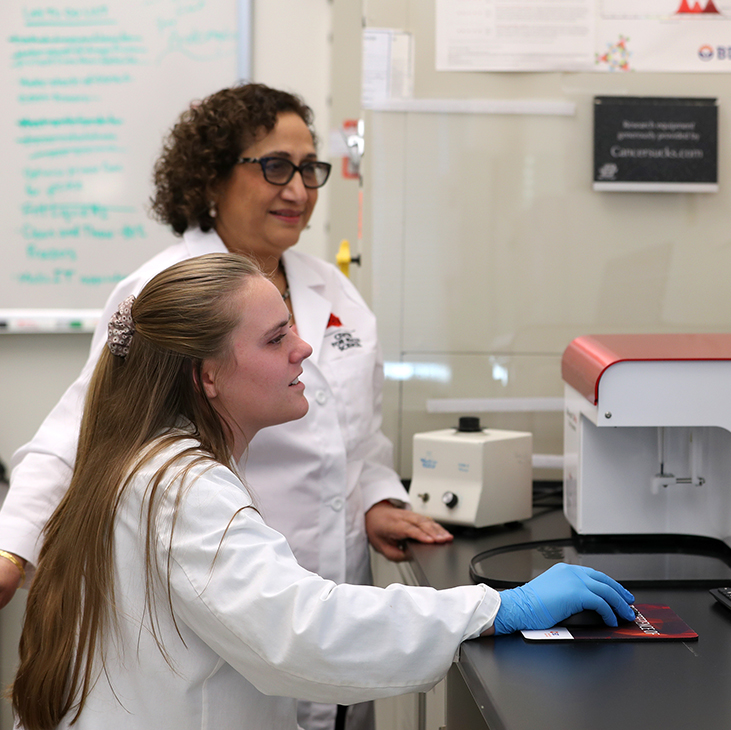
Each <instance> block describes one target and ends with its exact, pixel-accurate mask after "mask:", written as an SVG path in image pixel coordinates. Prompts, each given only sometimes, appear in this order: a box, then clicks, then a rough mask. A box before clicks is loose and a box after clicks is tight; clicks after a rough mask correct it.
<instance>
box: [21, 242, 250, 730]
mask: <svg viewBox="0 0 731 730" xmlns="http://www.w3.org/2000/svg"><path fill="white" fill-rule="evenodd" d="M256 275H260V271H259V269H258V267H257V266H256V264H254V263H253V262H252V261H250V260H249V259H247V258H245V257H243V256H239V255H235V254H209V255H206V256H201V257H198V258H195V259H189V260H187V261H183V262H181V263H178V264H175V265H174V266H172V267H170V268H169V269H167V270H165V271H163V272H162V273H160V274H158V275H157V276H156V277H155V278H154V279H152V280H151V281H150V282H149V283H148V284H147V285H146V286H145V287H144V288H143V290H142V291H141V292H140V294H139V296H138V297H137V299H136V300H135V301H134V303H133V305H132V319H133V321H134V327H135V332H134V335H133V337H132V340H131V343H130V347H129V352H128V354H127V355H126V356H125V357H120V356H117V355H113V354H112V353H111V352H110V351H109V350H108V348H106V347H105V348H104V350H103V352H102V354H101V356H100V358H99V362H98V363H97V366H96V369H95V371H94V374H93V376H92V379H91V383H90V385H89V390H88V393H87V398H86V403H85V406H84V413H83V418H82V422H81V430H80V433H79V444H78V450H77V454H76V464H75V467H74V472H73V476H72V478H71V484H70V486H69V489H68V491H67V493H66V495H65V496H64V498H63V500H62V501H61V503H60V504H59V506H58V508H57V509H56V511H55V512H54V513H53V516H52V517H51V519H50V520H49V522H48V524H47V525H46V528H45V531H44V543H43V547H42V549H41V553H40V560H39V563H38V569H37V571H36V575H35V578H34V580H33V584H32V585H31V588H30V591H29V594H28V603H27V608H26V615H25V621H24V624H23V632H22V636H21V641H20V666H19V668H18V671H17V674H16V678H15V682H14V684H13V687H12V701H13V707H14V709H15V712H16V714H17V717H18V719H19V720H20V722H21V724H22V725H23V727H24V728H25V729H26V730H46V729H47V728H53V727H55V726H56V725H58V723H59V722H60V721H61V719H62V718H63V717H64V716H65V715H66V714H67V713H69V712H72V711H75V713H76V714H75V716H74V720H73V721H75V720H76V719H77V718H78V716H79V714H80V712H81V710H82V709H83V706H84V703H85V700H86V698H87V696H88V694H89V692H90V690H91V688H92V686H93V683H94V679H95V677H96V676H97V670H98V669H99V667H98V666H95V665H94V664H95V658H96V657H101V665H102V667H103V662H104V655H103V651H102V650H101V647H102V646H103V638H104V636H105V634H106V632H107V631H109V630H110V629H111V626H112V623H113V622H114V621H115V620H116V615H115V613H114V581H113V575H114V565H113V536H114V521H115V516H116V514H117V510H118V508H119V505H120V501H121V499H122V495H123V494H124V491H125V488H126V486H127V485H128V484H129V482H130V480H131V478H132V477H133V476H134V474H135V473H136V471H137V470H138V469H139V468H140V467H141V466H142V464H144V463H146V462H147V461H148V460H149V459H150V458H152V457H153V456H155V455H156V454H158V453H159V452H160V451H161V450H162V449H164V448H165V447H166V446H168V445H169V444H170V443H172V442H173V441H175V440H177V439H183V438H190V433H191V431H190V429H192V432H193V436H194V438H195V439H196V441H197V442H198V444H199V446H196V448H194V449H188V450H186V451H184V452H183V453H184V454H186V453H187V454H190V453H193V454H194V456H195V457H196V458H197V461H195V459H194V462H193V463H198V462H199V461H200V460H201V459H205V460H208V461H211V462H219V463H222V464H225V465H229V464H230V463H231V444H232V440H231V430H230V428H229V427H228V426H227V424H226V423H225V422H222V420H221V419H220V418H219V416H218V415H217V413H216V411H215V410H214V408H213V407H212V405H211V404H210V403H209V402H208V400H207V398H206V397H205V394H204V393H203V389H202V388H200V387H199V385H198V384H199V383H200V368H201V364H202V361H203V360H204V359H207V358H216V357H219V358H225V357H226V356H227V354H228V353H229V349H230V336H231V333H232V331H233V329H234V328H235V327H236V325H237V324H238V323H239V321H240V318H241V312H240V311H238V310H237V308H236V307H235V305H234V298H235V295H236V294H237V293H238V292H239V291H240V290H241V288H242V287H243V286H245V285H246V283H247V280H248V279H249V278H250V277H251V276H256ZM181 419H184V420H185V421H186V422H188V423H189V424H190V429H188V430H187V431H186V432H185V433H182V432H180V431H179V430H177V431H176V430H175V426H176V424H179V423H180V422H181ZM161 433H165V434H166V435H165V436H163V437H162V438H160V434H161ZM150 444H152V446H148V445H150ZM142 453H144V456H142V458H141V454H142ZM179 456H180V455H179ZM179 456H178V457H176V458H179ZM172 461H174V459H173V460H171V461H169V462H168V463H166V464H165V465H163V466H162V467H161V468H160V469H159V470H158V472H157V473H156V476H155V478H153V480H152V484H151V490H150V492H149V493H148V495H147V503H146V509H147V513H146V522H147V545H146V571H147V596H148V607H147V610H148V612H149V611H150V607H149V601H150V586H151V585H152V582H153V573H154V571H155V570H158V568H159V566H157V565H156V561H155V558H154V556H153V549H152V546H151V541H152V539H153V535H152V532H153V529H154V521H155V505H156V504H157V502H156V499H155V492H156V490H157V489H158V487H159V486H160V483H161V481H162V477H163V475H164V472H165V471H166V470H167V469H169V468H170V466H172ZM191 465H192V463H189V464H188V466H187V467H186V468H190V466H191ZM158 646H160V644H159V642H158ZM161 649H163V651H164V648H163V647H161ZM73 721H72V722H73Z"/></svg>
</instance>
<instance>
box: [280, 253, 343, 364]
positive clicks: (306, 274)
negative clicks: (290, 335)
mask: <svg viewBox="0 0 731 730" xmlns="http://www.w3.org/2000/svg"><path fill="white" fill-rule="evenodd" d="M282 265H283V266H284V271H285V272H286V274H287V282H288V284H289V290H290V292H291V294H292V308H293V311H294V321H295V323H296V325H297V334H298V335H299V336H300V337H301V338H302V339H303V340H304V341H305V342H307V343H308V344H309V345H311V346H312V355H311V356H310V359H311V360H312V362H318V361H319V358H320V351H321V349H322V342H323V333H324V332H325V329H326V328H327V323H328V321H329V320H330V313H331V311H332V303H331V302H330V301H329V300H328V299H327V298H326V297H325V279H324V278H323V277H322V274H320V273H319V272H318V271H316V270H315V269H314V268H313V267H312V266H310V264H309V262H308V260H307V257H306V256H304V255H302V254H300V253H298V252H297V251H285V252H284V254H283V256H282Z"/></svg>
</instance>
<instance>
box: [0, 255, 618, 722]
mask: <svg viewBox="0 0 731 730" xmlns="http://www.w3.org/2000/svg"><path fill="white" fill-rule="evenodd" d="M290 322H291V315H290V312H289V311H288V309H287V306H286V304H285V303H284V301H283V300H282V297H281V295H280V293H279V292H278V291H277V288H276V287H275V286H274V285H273V284H272V283H271V282H270V281H269V280H268V279H266V278H265V277H264V276H263V275H262V274H261V273H260V272H259V269H258V268H257V266H256V265H255V264H253V263H252V262H251V261H250V260H248V259H246V258H244V257H241V256H238V255H234V254H210V255H207V256H202V257H199V258H194V259H189V260H186V261H184V262H181V263H179V264H176V265H174V266H172V267H171V268H169V269H167V270H165V271H163V272H162V273H160V274H158V275H157V276H156V277H155V278H154V279H152V280H151V281H150V283H149V284H147V285H146V286H145V287H144V289H143V290H142V291H141V293H140V294H139V296H138V297H137V298H136V299H135V298H134V297H129V298H127V299H126V300H124V301H123V302H122V303H121V304H120V306H119V308H118V310H117V312H116V313H115V315H114V316H113V317H112V320H111V321H110V324H109V333H108V338H107V346H106V348H105V350H104V352H103V353H102V355H101V357H100V359H99V362H98V364H97V366H96V369H95V372H94V375H93V377H92V380H91V385H90V388H89V392H88V396H87V400H86V404H85V408H84V414H83V419H82V424H81V431H80V438H79V445H78V451H77V458H76V464H75V468H74V473H73V477H72V481H71V485H70V488H69V490H68V491H67V493H66V495H65V497H64V499H63V501H62V502H61V504H60V505H59V507H58V508H57V509H56V511H55V513H54V514H53V516H52V518H51V520H50V522H49V523H48V525H47V527H46V530H45V540H44V544H43V547H42V550H41V553H40V560H39V564H38V569H37V572H36V575H35V578H34V581H33V583H32V586H31V589H30V593H29V599H28V606H27V612H26V618H25V623H24V626H23V633H22V638H21V645H20V659H21V661H20V666H19V669H18V672H17V676H16V679H15V682H14V685H13V688H12V699H13V707H14V710H15V713H16V718H17V721H18V723H19V725H20V726H21V727H23V728H25V729H26V730H50V728H56V727H68V726H70V725H74V726H75V727H77V728H79V729H80V730H85V729H87V728H98V727H100V726H104V727H105V728H110V729H112V730H114V729H115V728H120V729H121V728H125V730H127V729H130V728H132V729H134V728H140V729H142V728H151V727H161V728H162V727H169V728H176V730H186V729H187V728H190V729H191V730H192V729H193V728H216V729H217V730H220V729H224V730H225V728H242V727H243V728H254V727H256V728H272V729H274V728H276V729H277V730H295V728H297V719H296V715H297V710H296V700H295V699H290V698H303V699H308V700H312V701H316V702H325V703H340V704H351V703H354V702H361V701H365V700H370V699H375V698H378V697H384V696H388V695H394V694H400V693H406V692H416V691H425V690H426V689H428V688H429V687H431V686H432V685H433V684H435V683H436V682H437V681H439V679H441V678H442V677H443V676H444V674H445V673H446V671H447V669H448V668H449V666H450V664H451V662H452V660H453V658H454V656H455V653H456V650H457V648H458V646H459V643H460V642H461V641H463V640H465V639H469V638H474V637H477V636H479V635H481V634H490V633H493V632H494V633H507V632H509V631H513V630H515V629H517V628H540V627H546V626H550V625H552V624H553V623H555V622H556V621H558V620H561V619H562V618H565V617H566V616H567V615H569V614H570V613H573V612H576V611H578V610H581V609H582V608H593V609H595V610H599V611H600V612H602V614H603V615H604V616H605V617H606V620H608V621H610V622H611V621H614V622H615V623H616V618H615V615H614V612H617V613H618V614H619V615H622V616H625V617H627V616H626V614H627V612H629V613H632V612H631V610H630V609H629V607H628V602H629V601H630V600H631V599H632V597H631V596H630V594H628V593H627V592H626V591H624V589H622V587H621V586H619V584H617V583H615V582H614V581H612V580H611V579H610V578H607V577H606V576H604V575H602V574H601V573H597V572H596V571H591V570H590V569H587V568H577V567H574V566H557V567H556V570H554V569H552V570H551V571H548V572H547V573H545V574H544V575H543V576H539V578H537V579H536V580H535V581H532V582H531V583H529V584H527V585H526V586H524V587H522V588H518V589H514V590H512V591H506V592H504V593H503V594H502V596H501V595H500V594H498V593H497V592H495V591H493V590H492V589H490V588H487V587H486V586H483V585H475V586H465V587H461V588H455V589H452V590H448V591H434V590H432V589H426V588H413V587H406V586H391V587H390V588H388V589H379V588H372V587H367V586H355V585H348V584H340V585H336V584H335V583H333V582H332V581H328V580H325V579H324V578H321V577H319V576H317V575H315V574H314V573H311V572H309V571H307V570H305V569H304V568H302V567H300V566H299V565H298V564H297V562H296V560H295V559H294V557H293V555H292V553H291V551H290V549H289V546H288V545H287V543H286V541H285V539H284V538H283V537H282V536H281V535H280V534H279V533H277V532H276V531H274V530H273V529H271V528H269V527H268V526H267V525H266V524H265V523H264V521H263V520H262V518H261V516H260V515H259V513H258V511H257V510H256V507H255V504H254V501H253V498H252V495H251V493H250V491H249V489H248V487H247V486H246V485H245V483H244V482H243V481H242V479H241V477H240V476H239V475H238V474H237V472H236V467H235V466H234V464H235V463H237V462H238V463H245V459H243V461H242V457H243V456H244V454H245V451H246V449H247V447H248V444H249V443H250V441H251V440H252V439H253V438H254V436H255V435H256V433H257V432H258V431H259V430H260V429H262V428H265V427H267V426H272V425H275V424H277V423H282V422H285V421H288V420H292V419H297V418H301V417H302V416H304V415H305V413H306V412H307V408H308V404H307V401H306V399H305V396H304V385H303V384H302V383H301V382H300V380H299V376H300V374H301V373H302V363H303V361H304V360H305V359H306V358H307V357H308V356H309V355H310V353H311V352H312V350H311V348H310V346H309V345H308V344H307V343H305V342H304V341H303V340H301V339H300V338H299V337H298V336H297V334H296V333H295V332H294V331H293V330H292V329H291V324H290ZM258 489H259V490H263V489H266V485H265V484H261V485H258Z"/></svg>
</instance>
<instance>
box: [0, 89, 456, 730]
mask: <svg viewBox="0 0 731 730" xmlns="http://www.w3.org/2000/svg"><path fill="white" fill-rule="evenodd" d="M329 172H330V164H329V163H327V162H323V161H321V160H319V159H318V158H317V153H316V139H315V136H314V133H313V130H312V112H311V110H310V108H309V107H308V106H307V105H306V104H305V103H304V102H303V101H302V100H301V99H300V98H298V97H297V96H295V95H292V94H289V93H287V92H284V91H279V90H276V89H271V88H269V87H267V86H264V85H262V84H243V85H239V86H236V87H233V88H228V89H223V90H221V91H219V92H217V93H215V94H212V95H211V96H209V97H207V98H206V99H203V100H201V101H198V102H195V103H193V104H191V106H190V108H189V109H188V110H186V111H185V112H184V113H183V114H182V115H181V117H180V119H179V120H178V122H177V123H176V124H175V126H174V127H173V128H172V130H171V132H170V134H169V136H168V137H167V139H166V141H165V144H164V148H163V151H162V154H161V156H160V158H159V160H158V161H157V163H156V164H155V169H154V181H155V188H156V193H155V196H154V199H153V201H152V210H153V213H154V215H155V216H156V217H157V219H158V220H160V221H161V222H163V223H165V224H167V225H169V226H171V228H172V229H173V231H174V232H175V233H176V234H177V235H178V236H181V237H182V240H181V241H180V242H179V243H177V244H175V245H172V246H170V247H169V248H168V249H166V250H165V251H162V252H161V253H160V254H158V255H157V256H155V257H154V258H153V259H151V260H150V261H148V262H147V263H146V264H144V265H143V266H141V267H140V268H139V269H138V270H137V271H136V272H134V273H133V274H131V275H130V276H129V277H127V278H126V279H125V280H124V281H122V282H121V283H120V284H119V285H118V286H117V287H116V289H115V290H114V292H113V293H112V295H111V296H110V298H109V300H108V302H107V306H106V307H105V310H104V314H103V316H102V318H101V320H100V325H99V327H98V329H97V332H96V333H95V336H94V340H93V342H92V349H91V354H90V357H89V361H88V362H87V365H86V367H85V368H84V371H83V372H82V374H81V376H80V377H79V379H78V380H77V381H76V382H75V383H74V384H73V385H72V386H71V388H70V389H69V390H68V391H67V393H66V394H65V395H64V397H63V399H62V400H61V402H60V403H59V404H58V406H57V407H56V408H55V409H54V410H53V411H52V413H51V414H50V415H49V417H48V418H47V419H46V421H45V422H44V423H43V425H42V426H41V428H40V430H39V431H38V433H37V434H36V436H35V437H34V439H33V440H32V441H31V442H30V443H29V444H27V445H26V446H24V447H23V448H21V449H20V450H19V451H18V452H17V454H16V455H15V457H14V467H15V468H14V471H13V474H12V479H11V489H10V493H9V496H8V498H7V500H6V505H5V507H4V508H3V511H2V513H0V535H2V542H1V543H0V548H2V550H3V552H4V555H3V553H1V552H0V557H1V558H2V559H0V606H2V605H4V603H6V602H7V601H8V600H10V597H12V595H13V593H14V591H15V589H16V588H17V586H18V584H19V583H20V582H21V577H22V576H21V572H22V570H23V569H24V568H25V569H26V570H27V571H28V573H29V575H30V573H31V572H32V570H33V566H34V565H35V564H36V562H37V559H38V549H39V545H40V541H39V540H38V536H39V534H40V532H41V530H42V529H43V526H44V525H45V523H46V521H47V520H48V518H49V516H50V515H51V513H52V512H53V509H54V507H55V506H56V505H57V504H58V502H59V501H60V499H61V497H62V496H63V494H64V492H65V490H66V488H67V485H68V482H69V479H70V474H71V469H72V468H73V464H74V457H75V450H76V439H77V433H78V423H79V421H80V414H81V404H82V402H83V398H84V394H85V392H86V388H87V385H88V382H89V378H90V376H91V372H92V370H93V367H94V365H95V363H96V361H97V359H98V357H99V353H100V352H101V350H102V348H103V346H104V342H105V340H106V329H105V324H104V323H106V322H107V321H108V320H109V318H110V317H111V316H112V314H113V313H114V311H115V310H116V308H117V305H118V304H119V302H120V301H122V300H124V299H125V298H126V297H128V296H129V295H131V294H135V295H136V294H137V293H139V291H140V290H141V289H142V287H143V285H144V284H145V283H146V282H147V281H148V280H150V279H151V278H152V277H153V276H154V275H155V274H157V273H158V272H160V271H162V270H163V269H165V268H167V267H168V266H171V265H172V264H174V263H176V262H179V261H182V260H184V259H188V258H192V257H194V256H200V255H202V254H207V253H225V252H233V253H241V254H245V255H248V256H250V257H252V258H254V259H255V260H256V261H257V263H258V265H259V266H260V267H261V269H262V270H263V272H264V273H265V274H266V275H267V276H268V277H269V278H270V279H271V281H272V282H273V283H274V284H275V286H276V287H277V288H278V289H279V291H280V293H281V295H282V297H283V299H284V301H285V303H286V305H287V308H288V309H289V311H290V314H291V315H292V323H293V326H295V327H296V330H297V332H298V334H299V335H300V336H301V337H302V338H303V339H304V340H305V341H307V342H308V343H310V344H311V345H312V347H313V349H314V352H313V355H312V357H310V358H309V359H308V360H306V361H305V363H304V373H303V375H302V380H303V382H304V383H305V384H306V386H307V392H308V393H309V394H310V398H309V400H310V409H309V412H308V414H307V416H305V418H303V419H301V420H298V421H292V422H289V423H284V424H282V425H278V426H274V427H272V428H268V429H265V430H263V431H262V432H261V433H260V434H259V435H258V436H257V439H256V441H255V442H254V443H253V444H252V446H251V448H250V449H249V451H248V455H247V456H245V457H244V462H243V463H242V464H241V468H242V471H243V472H245V474H246V478H247V482H248V483H249V484H250V485H251V486H252V488H253V490H254V491H255V492H256V494H257V498H258V500H259V504H260V507H261V511H262V514H263V516H264V518H265V519H266V520H267V522H268V523H269V524H270V525H271V526H272V527H274V528H275V529H277V530H278V531H279V532H281V533H283V534H284V535H285V537H286V538H287V540H288V541H289V543H290V545H291V547H292V549H293V552H294V553H295V555H296V557H297V559H298V561H299V563H300V564H301V565H302V566H304V567H305V568H307V569H309V570H311V571H313V572H315V573H318V574H320V575H321V576H323V577H325V578H328V579H330V580H333V581H335V582H336V583H355V584H368V583H370V580H371V578H370V563H369V552H368V543H369V542H370V544H371V545H372V546H373V547H374V548H375V549H376V550H378V551H380V552H381V553H383V554H384V555H386V556H387V557H388V558H390V559H392V560H400V559H403V551H402V549H401V547H400V546H401V543H402V542H403V541H404V540H406V539H415V540H420V541H424V542H433V543H438V542H445V541H447V540H450V539H451V535H449V533H448V532H447V531H446V530H444V529H443V528H442V527H441V526H439V525H438V524H437V523H435V522H433V521H432V520H430V519H428V518H425V517H423V516H420V515H417V514H416V513H414V512H413V511H411V510H410V509H408V496H407V494H406V492H405V490H404V489H403V487H402V485H401V482H400V480H399V478H398V476H397V474H396V473H395V472H394V470H393V468H392V465H391V464H392V455H391V444H390V443H389V441H388V440H387V439H386V437H385V436H384V435H383V433H382V432H381V413H380V404H381V387H382V377H383V376H382V361H381V356H380V349H379V346H378V341H377V333H376V322H375V317H374V316H373V313H372V312H371V311H370V310H369V309H368V307H367V306H366V304H365V302H364V301H363V299H362V298H361V296H360V294H359V293H358V291H357V290H356V289H355V287H353V285H352V284H351V283H350V282H349V281H348V280H347V279H346V278H345V277H344V276H342V274H341V273H340V271H338V270H337V268H336V267H334V266H332V265H330V264H327V263H325V262H323V261H320V260H318V259H316V258H314V257H312V256H309V255H307V254H304V253H299V252H297V251H293V250H292V247H293V246H294V245H295V244H296V243H297V241H298V240H299V237H300V234H301V232H302V231H303V230H304V228H305V227H306V226H307V223H308V221H309V219H310V216H311V215H312V211H313V209H314V207H315V204H316V202H317V191H318V189H319V188H320V187H321V186H322V185H324V184H325V182H326V181H327V179H328V175H329ZM26 561H27V563H26ZM341 714H342V713H341ZM369 714H372V713H371V711H370V710H369V709H368V708H367V707H364V706H360V707H354V708H351V709H350V710H348V724H347V727H348V730H352V729H353V728H367V727H369V726H371V725H372V722H371V720H370V719H363V716H367V715H369ZM335 718H336V708H335V707H334V706H332V705H304V704H302V705H301V706H300V708H299V722H300V724H301V726H302V727H303V728H305V730H332V728H333V726H334V723H335ZM358 718H361V719H358Z"/></svg>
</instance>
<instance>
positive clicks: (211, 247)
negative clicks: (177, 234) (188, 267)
mask: <svg viewBox="0 0 731 730" xmlns="http://www.w3.org/2000/svg"><path fill="white" fill-rule="evenodd" d="M183 241H184V243H185V245H186V247H187V249H188V251H189V252H190V255H191V257H193V256H203V255H204V254H207V253H228V249H227V248H226V245H225V244H224V242H223V241H222V240H221V237H220V236H219V235H218V233H216V232H215V231H214V230H210V231H208V232H207V233H203V231H201V229H200V228H190V229H188V230H187V231H186V232H185V233H184V234H183Z"/></svg>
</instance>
